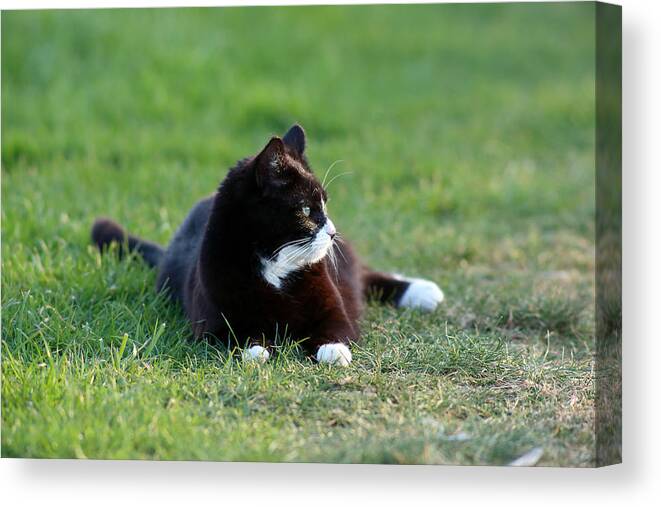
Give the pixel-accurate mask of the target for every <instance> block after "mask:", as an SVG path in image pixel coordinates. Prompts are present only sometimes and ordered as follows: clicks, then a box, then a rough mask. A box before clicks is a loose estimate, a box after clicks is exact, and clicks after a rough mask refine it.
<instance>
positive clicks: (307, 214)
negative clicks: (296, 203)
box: [301, 206, 310, 217]
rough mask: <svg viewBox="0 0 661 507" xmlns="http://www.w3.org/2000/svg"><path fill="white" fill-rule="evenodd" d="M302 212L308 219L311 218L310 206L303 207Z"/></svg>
mask: <svg viewBox="0 0 661 507" xmlns="http://www.w3.org/2000/svg"><path fill="white" fill-rule="evenodd" d="M301 211H303V214H304V215H305V216H306V217H309V216H310V206H303V209H302V210H301Z"/></svg>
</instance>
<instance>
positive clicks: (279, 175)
mask: <svg viewBox="0 0 661 507" xmlns="http://www.w3.org/2000/svg"><path fill="white" fill-rule="evenodd" d="M305 145H306V139H305V132H304V131H303V129H302V128H301V127H300V125H294V126H293V127H291V128H290V129H289V131H288V132H287V133H286V134H285V135H284V136H283V137H282V138H280V137H273V138H271V140H270V141H269V142H268V143H267V144H266V146H265V147H264V149H263V150H262V151H261V152H260V153H259V154H258V155H257V156H256V157H254V158H253V159H252V160H251V162H250V170H251V171H252V176H253V177H254V184H255V185H254V187H253V188H254V194H255V195H254V196H253V198H254V201H253V204H252V206H253V207H254V209H253V210H252V213H253V214H254V216H253V219H254V221H253V223H254V224H256V225H257V227H258V228H259V229H260V230H259V231H256V232H257V234H256V236H257V237H256V238H255V241H256V246H257V248H258V250H259V253H260V256H261V257H262V259H263V260H264V261H268V262H279V263H280V264H281V265H282V266H281V267H284V268H295V267H301V266H304V265H309V264H313V263H315V262H318V261H320V260H321V259H323V258H324V257H325V256H326V254H327V253H328V252H329V250H330V249H331V247H332V245H333V240H334V238H335V235H336V231H335V226H334V225H333V222H332V221H331V219H330V218H329V217H328V214H327V211H326V202H327V200H328V196H327V194H326V190H325V189H324V187H323V186H322V184H321V183H320V182H319V180H318V179H317V178H316V176H315V175H314V174H313V172H312V170H311V169H310V166H309V165H308V161H307V158H306V157H305Z"/></svg>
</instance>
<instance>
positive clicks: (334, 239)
mask: <svg viewBox="0 0 661 507" xmlns="http://www.w3.org/2000/svg"><path fill="white" fill-rule="evenodd" d="M305 149H306V135H305V132H304V130H303V128H302V127H301V126H300V125H297V124H296V125H294V126H292V127H291V128H290V129H289V131H288V132H287V133H286V134H285V135H284V136H283V137H282V138H280V137H273V138H271V139H270V141H269V142H268V143H267V144H266V146H265V147H264V148H263V149H262V150H261V151H260V152H259V153H258V154H257V155H255V156H252V157H248V158H245V159H243V160H240V161H239V162H238V163H237V164H236V166H235V167H234V168H232V169H230V171H229V172H228V174H227V175H226V177H225V178H224V180H223V181H222V182H221V184H220V186H219V188H218V190H217V191H216V193H215V194H213V195H212V196H210V197H207V198H206V199H203V200H201V201H199V202H198V203H197V204H196V205H195V206H194V207H193V209H192V210H191V211H190V213H189V214H188V216H187V217H186V219H185V220H184V222H183V223H182V224H181V226H180V227H179V229H178V230H177V231H176V233H175V234H174V237H173V238H172V241H171V242H170V244H169V245H168V247H167V248H165V249H164V248H162V247H161V246H159V245H157V244H155V243H153V242H150V241H146V240H143V239H140V238H136V237H134V236H132V235H130V234H127V233H126V232H125V231H124V229H123V228H122V227H121V226H119V225H118V224H117V223H115V222H113V221H112V220H109V219H106V218H99V219H97V220H96V221H95V223H94V225H93V226H92V240H93V242H94V243H95V244H96V245H97V247H98V248H99V250H101V251H102V252H103V251H104V250H105V249H107V247H108V246H109V245H110V244H111V243H118V244H119V247H118V251H119V254H120V255H122V254H124V253H126V249H128V250H129V251H136V252H137V253H138V254H140V255H141V256H142V258H143V259H144V260H145V262H146V263H147V264H149V265H150V266H152V267H155V268H157V269H158V275H157V281H156V288H157V290H158V291H167V292H168V293H169V296H170V297H171V298H172V299H173V300H174V301H177V302H179V303H181V304H182V305H183V308H184V310H185V312H186V315H187V316H188V318H189V319H190V322H191V325H192V331H193V334H194V336H195V337H197V338H201V337H207V338H214V337H215V338H216V339H225V338H229V339H230V340H231V341H233V342H234V344H235V345H237V346H239V347H243V349H242V350H243V352H242V356H243V359H244V360H246V361H256V362H263V361H266V360H268V358H269V357H270V355H271V354H272V353H273V347H274V342H273V338H274V337H275V336H277V335H278V334H279V333H280V334H282V333H286V334H287V335H288V336H289V337H290V338H292V339H294V340H297V341H300V342H301V345H302V346H303V347H304V349H305V350H306V352H307V353H308V355H310V356H311V357H313V358H314V359H316V361H317V362H319V363H328V364H333V365H337V366H346V365H348V364H349V363H351V360H352V355H351V350H350V344H351V343H352V342H356V341H357V340H358V339H359V335H360V330H359V328H358V320H359V317H360V315H361V311H362V309H363V305H364V302H365V300H366V298H367V297H369V296H372V297H375V298H376V299H378V300H379V301H381V302H383V303H387V302H392V303H394V304H395V305H397V306H399V307H411V308H419V309H421V310H426V311H433V310H434V309H435V308H436V307H437V305H438V304H439V303H440V302H441V301H442V300H443V292H442V291H441V289H440V288H439V287H438V286H437V285H436V284H435V283H434V282H431V281H428V280H423V279H418V278H406V277H403V276H399V275H394V274H387V273H381V272H377V271H374V270H372V269H370V268H368V267H367V266H366V265H365V264H363V263H362V262H361V261H360V260H359V259H358V257H357V256H356V254H355V253H354V251H353V249H352V247H351V245H350V243H349V242H348V241H346V240H345V239H343V238H340V237H339V236H338V234H337V231H336V229H335V225H334V224H333V221H332V220H331V219H330V217H329V216H328V213H327V210H326V202H327V200H328V196H327V193H326V189H325V188H324V187H323V186H322V185H321V183H320V182H319V180H318V179H317V178H316V177H315V175H314V173H313V172H312V169H311V168H310V166H309V164H308V160H307V157H306V155H305Z"/></svg>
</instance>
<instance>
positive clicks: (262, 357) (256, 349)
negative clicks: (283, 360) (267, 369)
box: [241, 345, 271, 363]
mask: <svg viewBox="0 0 661 507" xmlns="http://www.w3.org/2000/svg"><path fill="white" fill-rule="evenodd" d="M241 357H242V358H243V360H244V361H245V362H247V363H265V362H266V361H268V358H269V357H271V354H269V351H268V350H266V349H265V348H264V347H262V346H261V345H253V346H252V347H250V348H249V349H245V350H244V351H243V353H242V354H241Z"/></svg>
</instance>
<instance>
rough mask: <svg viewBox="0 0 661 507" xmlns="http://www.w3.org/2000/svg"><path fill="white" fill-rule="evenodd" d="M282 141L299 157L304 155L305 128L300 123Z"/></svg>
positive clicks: (292, 127) (293, 126)
mask: <svg viewBox="0 0 661 507" xmlns="http://www.w3.org/2000/svg"><path fill="white" fill-rule="evenodd" d="M282 140H283V141H284V143H285V144H286V145H287V146H288V147H289V148H290V149H292V150H294V151H295V152H296V153H297V154H298V155H299V156H302V155H303V152H304V151H305V130H303V127H301V126H300V125H299V124H298V123H296V124H294V125H292V126H291V128H290V129H289V130H288V131H287V133H286V134H285V137H283V138H282Z"/></svg>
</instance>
